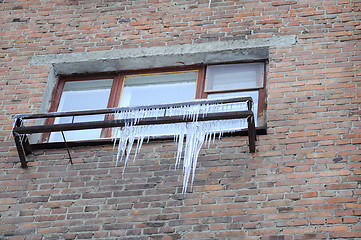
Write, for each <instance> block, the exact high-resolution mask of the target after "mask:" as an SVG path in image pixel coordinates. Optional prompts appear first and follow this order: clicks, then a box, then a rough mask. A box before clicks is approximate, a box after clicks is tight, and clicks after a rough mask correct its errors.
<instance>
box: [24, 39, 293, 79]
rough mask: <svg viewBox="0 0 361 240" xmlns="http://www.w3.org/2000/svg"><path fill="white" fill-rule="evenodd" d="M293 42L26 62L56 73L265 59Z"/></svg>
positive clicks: (245, 42) (229, 43)
mask: <svg viewBox="0 0 361 240" xmlns="http://www.w3.org/2000/svg"><path fill="white" fill-rule="evenodd" d="M295 43H296V36H294V35H290V36H279V37H271V38H255V39H247V40H233V41H223V42H209V43H198V44H183V45H171V46H162V47H147V48H130V49H117V50H105V51H94V52H82V53H64V54H48V55H37V56H34V57H32V59H31V61H30V64H31V65H48V64H52V65H53V66H54V71H55V73H56V74H72V73H86V72H107V71H119V70H129V69H144V68H156V67H164V66H181V65H191V64H196V63H206V64H210V63H218V62H228V61H242V60H259V59H266V58H268V48H269V47H274V46H289V45H292V44H295Z"/></svg>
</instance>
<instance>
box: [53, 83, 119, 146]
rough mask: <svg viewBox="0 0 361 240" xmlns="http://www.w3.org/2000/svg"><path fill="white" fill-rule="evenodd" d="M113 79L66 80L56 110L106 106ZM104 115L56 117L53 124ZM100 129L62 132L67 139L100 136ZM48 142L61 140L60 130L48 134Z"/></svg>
mask: <svg viewBox="0 0 361 240" xmlns="http://www.w3.org/2000/svg"><path fill="white" fill-rule="evenodd" d="M112 83H113V79H103V80H89V81H72V82H66V83H65V85H64V90H63V93H62V95H61V98H60V102H59V107H58V110H57V111H58V112H67V111H80V110H95V109H103V108H107V105H108V100H109V96H110V90H111V87H112ZM103 119H104V115H89V116H76V117H74V119H73V118H72V117H61V118H56V119H55V121H54V124H61V123H72V122H75V123H76V122H87V121H101V120H103ZM101 131H102V130H101V129H89V130H78V131H66V132H64V135H65V139H66V140H67V141H72V140H90V139H97V138H100V134H101ZM49 141H50V142H59V141H63V137H62V135H61V133H60V132H53V133H51V135H50V139H49Z"/></svg>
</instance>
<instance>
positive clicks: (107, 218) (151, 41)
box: [0, 0, 361, 240]
mask: <svg viewBox="0 0 361 240" xmlns="http://www.w3.org/2000/svg"><path fill="white" fill-rule="evenodd" d="M208 3H209V1H208V0H198V1H195V0H187V1H186V0H178V1H176V0H139V1H138V0H137V1H131V0H126V1H110V0H94V1H80V0H79V1H75V0H54V1H39V0H37V1H36V0H35V1H26V0H21V1H13V0H2V1H0V24H1V25H0V26H1V29H2V31H1V32H0V82H1V85H0V93H1V94H0V102H1V105H0V109H1V113H2V114H1V115H0V123H1V124H0V141H1V145H0V159H1V161H0V168H1V172H0V216H1V218H0V239H85V238H94V239H251V240H253V239H261V240H297V239H361V224H360V217H361V190H360V181H361V170H360V168H361V162H360V159H361V156H360V154H361V151H360V143H361V129H360V126H361V122H360V113H361V109H360V102H361V91H360V89H361V88H360V84H361V83H360V82H361V67H360V66H361V54H360V53H361V41H360V39H361V25H360V21H361V14H360V8H361V2H360V1H359V0H338V1H334V0H329V1H326V0H325V1H321V0H313V1H309V0H299V1H274V0H263V1H256V0H244V1H231V0H222V1H221V0H212V4H211V7H210V8H209V7H208ZM285 35H296V36H297V42H296V44H294V45H291V46H281V47H277V46H274V47H271V48H270V57H269V66H268V78H267V91H268V94H267V102H268V109H267V120H268V121H267V124H268V134H267V135H262V136H259V137H258V141H257V152H256V153H255V154H250V153H248V148H247V138H246V137H240V136H238V137H236V136H235V137H225V138H222V139H221V140H219V141H215V142H214V144H212V145H211V146H210V148H203V150H202V151H201V154H200V159H199V164H198V165H199V166H198V168H197V173H196V179H195V182H194V188H193V191H191V192H189V193H187V194H186V195H182V194H181V193H180V192H181V187H182V172H181V170H174V163H175V152H176V145H175V144H174V143H173V142H171V141H170V142H168V141H154V142H151V143H148V144H145V145H144V146H143V148H142V150H141V153H140V155H138V157H137V160H136V161H135V162H134V163H132V164H131V165H130V166H128V167H127V169H126V172H125V174H124V175H122V174H121V172H122V168H120V167H118V168H116V167H114V155H115V153H114V151H113V150H112V146H108V145H105V146H98V147H77V148H73V149H71V152H72V156H73V157H74V164H73V165H70V164H69V163H68V159H67V155H66V151H65V150H64V149H51V150H37V151H35V152H34V154H33V155H30V156H29V159H28V160H29V168H28V169H21V168H20V163H19V159H18V156H17V152H16V150H15V144H14V142H13V138H12V137H10V133H11V128H12V121H13V115H14V114H18V113H36V112H38V111H39V108H40V104H41V101H42V97H43V93H44V91H45V85H46V82H47V80H48V75H49V71H50V67H51V66H50V65H46V64H44V65H36V66H34V65H30V64H29V62H30V60H31V58H32V57H33V56H38V55H47V54H57V53H72V52H84V51H87V52H92V51H103V50H112V49H125V48H139V47H152V46H163V45H179V44H195V43H203V42H217V41H227V40H239V39H252V38H259V39H262V38H269V37H277V36H285Z"/></svg>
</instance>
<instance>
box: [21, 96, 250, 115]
mask: <svg viewBox="0 0 361 240" xmlns="http://www.w3.org/2000/svg"><path fill="white" fill-rule="evenodd" d="M248 101H251V102H252V101H253V100H252V98H251V97H240V98H230V99H216V100H207V99H204V100H197V101H189V102H181V103H170V104H159V105H147V106H136V107H123V108H122V107H117V108H106V109H97V110H85V111H70V112H49V113H35V114H17V115H15V119H17V118H21V119H36V118H52V117H69V116H83V115H98V114H108V113H116V112H121V111H134V110H140V109H157V108H161V109H162V108H171V107H182V106H192V105H198V104H217V103H220V104H227V103H236V102H248ZM248 110H251V109H248Z"/></svg>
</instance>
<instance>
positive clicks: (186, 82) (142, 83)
mask: <svg viewBox="0 0 361 240" xmlns="http://www.w3.org/2000/svg"><path fill="white" fill-rule="evenodd" d="M196 81H197V72H196V71H194V72H182V73H167V74H153V75H137V76H128V77H126V78H125V83H124V87H123V92H122V97H121V101H120V106H121V107H128V106H142V105H153V104H166V103H174V102H185V101H190V100H193V99H194V97H195V89H196Z"/></svg>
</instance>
